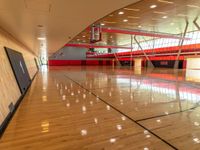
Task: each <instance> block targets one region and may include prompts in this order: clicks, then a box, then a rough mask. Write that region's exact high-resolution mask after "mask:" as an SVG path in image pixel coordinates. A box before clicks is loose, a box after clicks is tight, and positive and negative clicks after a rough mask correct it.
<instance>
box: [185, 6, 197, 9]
mask: <svg viewBox="0 0 200 150" xmlns="http://www.w3.org/2000/svg"><path fill="white" fill-rule="evenodd" d="M186 6H187V7H191V8H198V9H199V8H200V7H199V6H196V5H186Z"/></svg>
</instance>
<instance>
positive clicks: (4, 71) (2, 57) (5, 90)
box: [0, 29, 37, 125]
mask: <svg viewBox="0 0 200 150" xmlns="http://www.w3.org/2000/svg"><path fill="white" fill-rule="evenodd" d="M4 47H9V48H11V49H13V50H17V51H19V52H21V53H22V54H23V56H24V59H25V63H26V65H27V68H28V71H29V74H30V77H31V78H33V76H34V75H35V73H36V71H37V68H36V65H35V62H34V58H35V56H34V54H32V53H31V52H29V51H27V50H26V48H25V46H23V45H22V44H21V43H19V42H18V41H16V40H15V39H14V38H13V37H12V36H11V35H10V34H8V33H7V32H5V31H4V30H2V29H0V125H1V124H2V122H3V121H4V119H5V118H6V116H7V115H8V113H9V108H8V106H9V105H10V103H13V104H16V102H17V100H18V99H19V98H20V96H21V93H20V90H19V87H18V85H17V82H16V79H15V77H14V74H13V72H12V68H11V66H10V63H9V60H8V57H7V55H6V52H5V49H4Z"/></svg>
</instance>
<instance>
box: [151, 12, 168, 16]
mask: <svg viewBox="0 0 200 150" xmlns="http://www.w3.org/2000/svg"><path fill="white" fill-rule="evenodd" d="M153 13H154V14H161V15H166V14H167V13H166V12H161V11H154V12H153Z"/></svg>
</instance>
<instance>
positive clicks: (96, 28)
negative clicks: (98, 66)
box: [90, 25, 102, 43]
mask: <svg viewBox="0 0 200 150" xmlns="http://www.w3.org/2000/svg"><path fill="white" fill-rule="evenodd" d="M101 40H102V30H101V26H100V25H93V26H92V27H91V38H90V42H91V43H96V42H100V41H101Z"/></svg>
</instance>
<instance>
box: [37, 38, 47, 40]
mask: <svg viewBox="0 0 200 150" xmlns="http://www.w3.org/2000/svg"><path fill="white" fill-rule="evenodd" d="M37 39H38V40H45V39H46V38H45V37H38V38H37Z"/></svg>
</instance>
